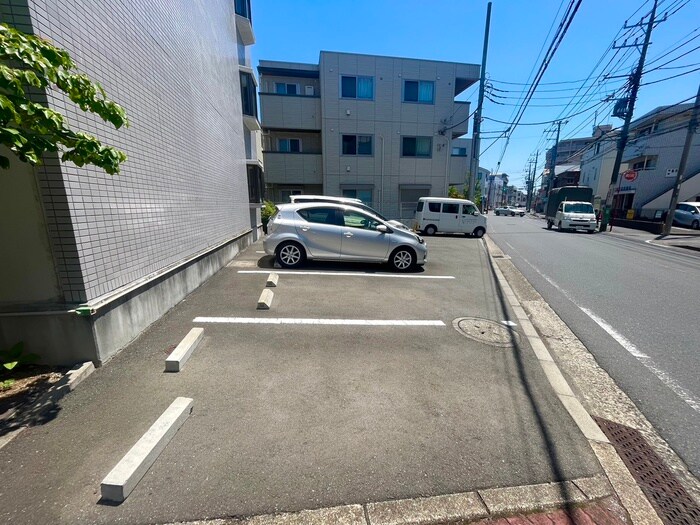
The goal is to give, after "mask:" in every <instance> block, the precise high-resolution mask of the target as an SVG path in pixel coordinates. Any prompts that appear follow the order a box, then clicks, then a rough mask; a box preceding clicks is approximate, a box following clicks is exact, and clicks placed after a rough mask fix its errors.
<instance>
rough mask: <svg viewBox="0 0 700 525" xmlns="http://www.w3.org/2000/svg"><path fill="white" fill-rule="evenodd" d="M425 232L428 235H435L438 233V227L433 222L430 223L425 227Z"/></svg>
mask: <svg viewBox="0 0 700 525" xmlns="http://www.w3.org/2000/svg"><path fill="white" fill-rule="evenodd" d="M424 231H425V234H426V235H435V234H436V233H437V228H436V227H435V226H433V225H432V224H430V225H428V226H426V227H425V230H424Z"/></svg>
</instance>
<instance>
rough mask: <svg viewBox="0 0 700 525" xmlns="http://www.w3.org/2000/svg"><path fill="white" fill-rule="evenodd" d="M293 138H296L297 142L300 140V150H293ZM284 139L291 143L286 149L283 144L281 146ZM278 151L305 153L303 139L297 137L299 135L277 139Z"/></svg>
mask: <svg viewBox="0 0 700 525" xmlns="http://www.w3.org/2000/svg"><path fill="white" fill-rule="evenodd" d="M293 140H296V141H297V142H299V151H292V141H293ZM282 141H287V143H288V144H289V149H288V150H286V151H285V150H283V149H282V146H281V144H282ZM277 152H278V153H303V151H302V141H301V139H300V138H297V137H286V138H278V139H277Z"/></svg>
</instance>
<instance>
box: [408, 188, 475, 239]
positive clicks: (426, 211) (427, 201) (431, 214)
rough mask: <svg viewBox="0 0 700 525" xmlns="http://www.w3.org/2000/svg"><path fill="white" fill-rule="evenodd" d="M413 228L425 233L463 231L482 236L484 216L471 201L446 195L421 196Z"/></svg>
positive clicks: (467, 233)
mask: <svg viewBox="0 0 700 525" xmlns="http://www.w3.org/2000/svg"><path fill="white" fill-rule="evenodd" d="M413 223H414V224H413V229H414V230H416V231H419V232H422V233H425V234H426V235H435V234H436V233H437V232H443V233H464V234H466V235H473V236H474V237H483V236H484V233H486V217H484V216H483V215H482V214H481V213H479V210H478V209H477V207H476V205H475V204H474V203H473V202H472V201H468V200H464V199H450V198H446V197H421V198H420V199H419V200H418V207H417V209H416V213H415V216H414V221H413Z"/></svg>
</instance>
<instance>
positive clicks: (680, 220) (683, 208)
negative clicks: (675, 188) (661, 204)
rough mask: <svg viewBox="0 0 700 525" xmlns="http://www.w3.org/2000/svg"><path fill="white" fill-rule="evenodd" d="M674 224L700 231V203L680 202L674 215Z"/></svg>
mask: <svg viewBox="0 0 700 525" xmlns="http://www.w3.org/2000/svg"><path fill="white" fill-rule="evenodd" d="M673 222H675V223H676V224H679V225H681V226H690V227H691V228H692V229H694V230H698V229H700V202H679V203H678V205H677V206H676V211H675V212H674V213H673Z"/></svg>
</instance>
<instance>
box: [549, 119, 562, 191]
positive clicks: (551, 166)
mask: <svg viewBox="0 0 700 525" xmlns="http://www.w3.org/2000/svg"><path fill="white" fill-rule="evenodd" d="M560 131H561V120H557V138H556V140H555V141H554V148H552V157H551V158H550V162H549V176H548V177H547V198H548V199H549V191H550V190H551V189H552V186H554V176H555V169H556V166H557V153H558V149H559V133H560Z"/></svg>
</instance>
